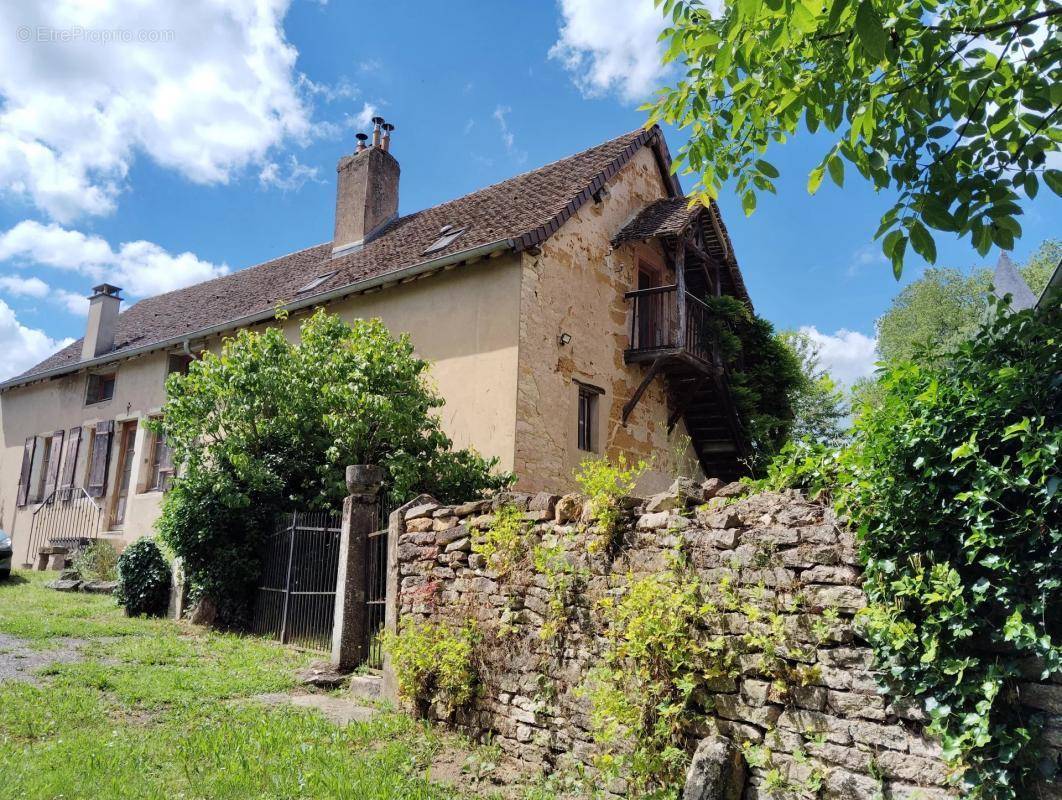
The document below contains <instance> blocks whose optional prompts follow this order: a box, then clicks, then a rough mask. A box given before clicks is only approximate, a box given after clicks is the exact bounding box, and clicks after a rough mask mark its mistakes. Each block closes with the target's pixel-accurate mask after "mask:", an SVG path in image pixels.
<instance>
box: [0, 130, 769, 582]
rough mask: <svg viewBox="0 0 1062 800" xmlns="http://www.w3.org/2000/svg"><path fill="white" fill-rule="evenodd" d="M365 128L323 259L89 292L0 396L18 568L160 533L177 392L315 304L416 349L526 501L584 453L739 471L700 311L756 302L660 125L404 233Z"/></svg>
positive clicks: (732, 417)
mask: <svg viewBox="0 0 1062 800" xmlns="http://www.w3.org/2000/svg"><path fill="white" fill-rule="evenodd" d="M374 122H375V129H374V131H373V133H372V137H371V139H370V138H369V137H368V136H367V135H366V134H359V135H358V144H357V148H356V151H355V152H354V153H353V154H351V155H348V156H344V157H343V158H341V159H340V161H339V163H338V166H337V193H336V212H335V235H334V238H333V240H332V241H328V242H324V243H322V244H319V245H315V246H313V247H308V248H306V249H303V250H299V251H298V252H295V253H291V254H289V255H286V256H282V257H280V258H277V259H274V260H272V261H268V262H265V263H263V264H258V265H257V266H254V267H250V268H248V269H243V270H240V271H238V272H235V273H232V274H229V275H226V276H224V277H221V278H217V279H215V280H211V281H207V282H205V283H201V284H198V285H195V286H190V287H188V288H185V289H180V290H177V291H174V292H170V293H167V294H163V295H158V296H155V297H151V298H148V299H146V300H142V301H140V302H138V303H136V304H134V305H132V306H131V307H129V308H127V309H125V310H124V311H123V310H121V303H122V299H121V290H120V289H119V288H118V287H114V286H110V285H108V284H103V285H100V286H97V287H95V289H94V294H93V295H92V297H91V299H90V311H89V316H88V325H87V330H86V333H85V336H84V338H82V339H81V340H79V341H77V342H75V343H74V344H71V345H70V346H68V347H66V348H64V349H62V350H60V351H59V352H57V353H55V354H54V355H52V356H51V357H50V358H48V359H46V360H45V361H43V362H41V363H40V364H38V365H37V366H35V367H33V368H32V369H30V370H29V371H27V372H26V373H24V374H22V375H19V376H18V377H16V378H13V379H10V380H8V381H6V382H5V383H3V384H0V419H2V429H3V449H2V451H0V528H3V529H4V530H6V531H8V532H9V533H11V534H12V536H13V538H14V540H15V561H16V563H29V562H31V561H32V560H33V559H34V558H35V557H36V555H37V553H38V551H39V549H40V547H42V546H44V545H47V544H50V543H51V544H55V543H59V542H61V541H63V540H69V539H72V538H89V537H95V536H97V535H99V536H105V537H108V538H112V539H113V540H114V541H115V543H116V544H117V545H118V546H119V547H121V546H122V544H123V543H124V542H127V541H131V540H133V539H135V538H137V537H139V536H141V535H143V534H145V533H149V532H150V531H151V528H152V525H153V523H154V521H155V519H156V517H157V515H158V513H159V507H160V502H161V498H162V497H163V493H164V492H165V489H166V486H167V484H168V481H169V480H170V478H171V477H172V474H173V470H174V464H173V463H172V461H171V459H170V455H169V452H168V449H167V447H166V444H165V442H164V441H160V440H159V439H158V438H156V437H155V436H154V435H153V434H152V433H151V432H150V431H149V430H148V429H147V427H146V426H145V425H144V422H145V421H146V420H148V419H150V418H151V417H152V416H154V415H158V414H160V413H161V410H162V407H163V404H164V402H165V396H164V395H165V390H164V380H165V378H166V376H167V374H169V373H170V372H172V371H174V370H183V369H186V368H187V365H188V364H189V363H190V361H191V360H192V359H194V358H195V357H196V355H197V354H198V353H201V352H203V351H206V350H212V351H217V350H218V349H219V348H220V345H221V342H222V341H223V339H224V337H226V336H227V335H230V334H231V333H232V332H233V331H235V330H236V329H239V328H245V327H252V328H253V327H258V326H267V325H282V326H284V327H285V329H286V330H289V331H292V335H295V332H296V328H297V325H298V324H299V321H300V317H301V316H303V315H305V314H309V313H312V311H313V310H314V309H316V308H318V307H322V306H323V307H326V308H327V309H328V310H329V311H330V312H334V313H337V314H340V315H341V316H342V317H344V318H346V319H354V318H358V317H379V318H380V319H382V320H383V321H384V323H385V324H387V325H388V327H389V328H390V329H391V330H392V331H393V332H395V333H400V332H408V333H409V334H410V336H411V338H412V341H413V343H414V346H415V347H416V350H417V352H418V354H419V355H420V356H421V357H423V358H425V359H428V360H430V361H431V362H432V363H433V367H432V377H433V379H434V381H435V382H436V384H437V387H438V390H439V391H440V393H441V394H442V396H443V397H444V398H445V400H446V405H445V406H444V407H443V408H442V409H441V411H440V413H441V416H442V422H443V427H444V429H445V430H446V432H447V433H448V434H449V435H450V436H451V437H452V438H453V440H454V442H455V444H456V446H459V447H469V446H470V447H474V448H476V449H477V450H478V451H479V452H480V453H482V454H484V455H486V456H496V457H498V459H499V460H500V467H501V468H502V469H506V470H512V471H514V472H515V473H516V474H517V475H518V476H519V484H518V488H520V489H522V490H525V491H537V490H540V489H544V488H547V487H548V488H550V489H551V490H554V491H556V490H559V489H564V488H565V482H566V481H568V482H570V480H571V475H572V471H573V469H574V468H575V467H576V466H577V465H578V464H579V462H580V461H582V460H583V459H584V458H585V457H587V456H588V455H593V454H595V453H596V454H607V455H609V456H612V457H615V456H618V455H619V454H625V455H626V456H628V457H630V458H651V459H652V462H653V465H654V468H653V469H652V470H650V471H649V472H648V473H646V475H645V476H644V477H643V481H644V484H643V485H642V486H640V487H639V489H640V490H643V491H646V492H650V491H655V490H658V489H659V488H661V485H662V484H664V482H665V481H668V476H669V475H673V474H676V472H679V473H681V474H693V475H697V474H701V475H702V476H703V474H705V473H707V474H711V475H723V476H727V475H732V474H734V473H736V472H738V471H739V470H740V459H741V457H742V456H743V454H744V452H745V446H746V445H745V439H744V437H743V435H742V432H741V426H740V422H739V420H738V417H737V415H736V413H735V410H734V408H733V406H732V403H731V397H730V393H729V391H728V388H727V386H728V384H727V375H726V371H725V369H724V368H723V366H722V364H721V362H720V361H719V359H718V356H717V354H716V353H715V351H714V349H713V347H712V345H711V342H710V340H709V337H708V336H707V335H706V330H707V327H708V325H709V322H710V312H709V309H708V306H707V305H705V303H704V300H705V299H706V298H708V297H710V296H712V295H718V294H731V295H734V296H736V297H739V298H741V299H742V300H743V301H745V302H746V303H749V302H750V301H749V298H748V294H747V292H746V289H745V286H744V283H743V281H742V277H741V273H740V271H739V269H738V264H737V261H736V259H735V256H734V252H733V247H732V246H731V242H730V239H729V236H728V235H727V232H726V228H725V227H724V225H723V221H722V219H721V217H720V215H719V211H718V209H717V208H715V207H714V205H713V206H712V207H710V208H705V207H703V206H697V207H696V208H693V209H691V208H690V207H689V204H688V201H687V199H686V198H684V197H683V194H682V189H681V187H680V185H679V183H678V181H677V180H676V179H675V178H674V177H673V176H672V174H671V172H670V166H671V158H670V155H669V152H668V148H667V144H666V143H665V141H664V137H663V134H662V133H661V131H660V130H659V128H657V127H652V128H648V129H639V130H636V131H633V132H631V133H628V134H626V135H624V136H620V137H618V138H616V139H613V140H611V141H608V142H605V143H603V144H600V145H598V146H596V147H592V148H590V149H588V150H585V151H583V152H581V153H577V154H576V155H573V156H570V157H569V158H564V159H561V160H560V161H556V162H554V163H552V164H548V165H546V166H544V167H541V168H539V169H536V170H533V171H531V172H527V173H524V174H522V175H518V176H516V177H514V178H511V179H509V180H506V181H503V182H502V183H498V184H495V185H493V186H489V187H487V188H485V189H481V190H479V191H477V192H473V193H472V194H469V195H466V196H465V197H461V198H459V199H457V200H453V201H450V202H447V203H443V204H441V205H438V206H435V207H433V208H428V209H425V210H423V211H418V212H415V213H411V214H406V215H404V216H399V214H398V208H399V203H398V188H399V173H400V169H399V163H398V161H397V160H396V158H395V156H394V154H393V153H392V152H391V146H390V145H391V138H392V135H391V132H392V130H393V126H390V125H388V124H385V123H384V122H383V120H382V119H379V118H378V119H376V120H375V121H374ZM278 306H283V307H284V308H286V309H287V310H288V311H289V314H290V316H289V318H288V319H287V321H285V322H279V321H277V320H276V319H275V311H276V308H277V307H278Z"/></svg>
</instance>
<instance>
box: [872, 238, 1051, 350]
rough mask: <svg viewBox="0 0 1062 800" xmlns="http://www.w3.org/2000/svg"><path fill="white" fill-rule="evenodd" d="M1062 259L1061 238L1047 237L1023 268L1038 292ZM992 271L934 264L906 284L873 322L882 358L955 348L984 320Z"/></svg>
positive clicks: (1032, 287)
mask: <svg viewBox="0 0 1062 800" xmlns="http://www.w3.org/2000/svg"><path fill="white" fill-rule="evenodd" d="M1059 258H1062V242H1059V241H1057V240H1049V241H1046V242H1044V243H1043V244H1041V245H1040V248H1039V249H1038V250H1037V251H1036V253H1035V254H1034V255H1033V256H1032V258H1030V259H1029V262H1028V263H1027V264H1026V265H1025V266H1023V267H1022V268H1021V273H1022V276H1023V277H1024V278H1025V281H1026V283H1028V284H1029V288H1031V289H1032V290H1033V292H1034V293H1036V294H1039V293H1040V292H1041V291H1042V290H1043V288H1044V287H1045V286H1046V285H1047V281H1048V279H1049V278H1050V276H1051V271H1052V270H1053V269H1054V267H1055V265H1056V264H1057V263H1058V259H1059ZM991 285H992V270H991V269H990V268H987V267H984V268H981V269H977V270H974V271H972V272H969V273H963V272H960V271H959V270H957V269H950V268H945V269H936V268H932V269H929V270H927V271H926V273H925V275H923V276H922V277H921V278H919V279H918V280H917V281H914V282H913V283H911V284H910V285H909V286H906V287H905V288H904V289H903V291H902V292H900V293H899V294H898V295H897V296H896V297H895V298H893V301H892V303H891V304H890V306H889V308H888V310H886V312H885V313H884V314H883V315H882V316H881V317H880V318H879V319H878V321H877V333H878V352H879V353H880V354H881V357H882V359H883V360H884V361H890V362H895V361H902V360H913V361H919V362H925V361H927V360H931V359H933V358H935V357H936V356H937V355H938V354H940V353H945V352H948V351H950V350H953V349H954V348H955V347H957V346H958V345H959V344H960V343H961V342H963V341H965V340H967V339H969V338H970V337H971V336H972V335H973V334H974V332H975V331H976V330H977V329H978V328H979V327H980V326H981V325H983V324H984V322H985V314H986V309H987V306H988V295H989V290H990V288H991Z"/></svg>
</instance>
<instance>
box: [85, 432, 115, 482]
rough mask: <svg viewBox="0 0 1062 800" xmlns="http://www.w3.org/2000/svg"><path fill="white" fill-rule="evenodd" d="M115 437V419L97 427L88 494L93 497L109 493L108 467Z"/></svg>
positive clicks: (90, 466) (93, 444)
mask: <svg viewBox="0 0 1062 800" xmlns="http://www.w3.org/2000/svg"><path fill="white" fill-rule="evenodd" d="M113 437H114V420H113V419H108V420H104V421H103V422H100V423H98V424H97V425H96V435H95V437H94V438H93V441H92V463H91V464H90V465H89V481H88V493H89V496H91V497H103V495H104V494H106V492H107V467H108V466H110V463H109V462H110V457H111V439H112V438H113Z"/></svg>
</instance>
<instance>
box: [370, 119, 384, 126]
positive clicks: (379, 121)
mask: <svg viewBox="0 0 1062 800" xmlns="http://www.w3.org/2000/svg"><path fill="white" fill-rule="evenodd" d="M383 123H384V118H383V117H373V118H372V124H373V125H383Z"/></svg>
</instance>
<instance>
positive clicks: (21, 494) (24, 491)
mask: <svg viewBox="0 0 1062 800" xmlns="http://www.w3.org/2000/svg"><path fill="white" fill-rule="evenodd" d="M36 449H37V437H36V436H31V437H29V438H28V439H27V440H26V444H25V446H24V447H23V449H22V471H21V472H19V475H18V505H19V506H20V507H21V506H24V505H26V503H27V502H29V491H30V471H31V470H32V469H33V451H34V450H36Z"/></svg>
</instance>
